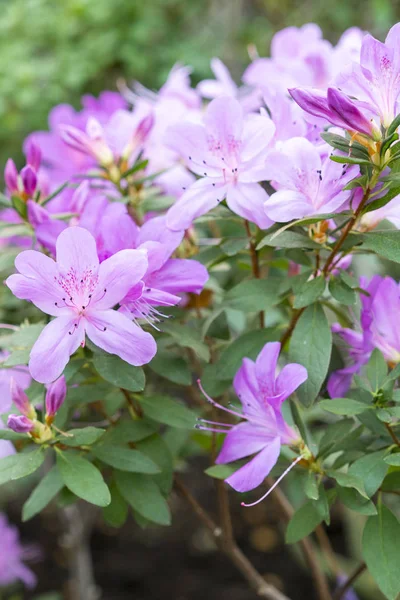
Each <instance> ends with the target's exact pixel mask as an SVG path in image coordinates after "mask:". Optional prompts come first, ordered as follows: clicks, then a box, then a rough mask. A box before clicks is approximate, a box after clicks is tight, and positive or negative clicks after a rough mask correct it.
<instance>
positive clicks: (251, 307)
mask: <svg viewBox="0 0 400 600" xmlns="http://www.w3.org/2000/svg"><path fill="white" fill-rule="evenodd" d="M279 284H280V280H279V279H277V278H275V279H274V278H271V277H268V278H267V279H249V280H246V281H242V282H241V283H239V284H238V285H236V286H235V287H234V288H232V289H231V290H229V292H227V293H226V294H225V298H224V300H223V304H224V307H225V308H234V309H236V310H242V311H244V312H257V311H260V310H265V309H267V308H269V307H270V306H273V305H274V304H276V303H277V302H278V301H279Z"/></svg>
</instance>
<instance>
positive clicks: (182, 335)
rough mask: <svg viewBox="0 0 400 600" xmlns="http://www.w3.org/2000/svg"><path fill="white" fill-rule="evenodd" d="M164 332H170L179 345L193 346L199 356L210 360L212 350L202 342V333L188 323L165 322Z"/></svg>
mask: <svg viewBox="0 0 400 600" xmlns="http://www.w3.org/2000/svg"><path fill="white" fill-rule="evenodd" d="M163 332H164V334H169V335H170V336H171V337H172V338H173V339H174V342H175V343H176V344H177V345H178V346H183V347H184V348H191V349H192V350H193V351H194V352H195V353H196V354H197V356H198V357H199V358H201V359H202V360H204V361H206V362H208V361H209V360H210V350H209V348H208V346H207V345H206V344H205V343H204V342H202V340H201V338H200V334H199V333H198V332H197V331H196V330H195V329H191V328H190V327H188V326H187V325H179V324H178V323H164V324H163Z"/></svg>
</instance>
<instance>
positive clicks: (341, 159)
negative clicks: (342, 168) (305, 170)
mask: <svg viewBox="0 0 400 600" xmlns="http://www.w3.org/2000/svg"><path fill="white" fill-rule="evenodd" d="M330 159H331V160H333V162H336V163H340V164H346V165H367V166H371V161H369V160H366V159H365V158H353V157H352V156H332V155H331V156H330Z"/></svg>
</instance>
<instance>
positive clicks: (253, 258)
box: [244, 220, 265, 329]
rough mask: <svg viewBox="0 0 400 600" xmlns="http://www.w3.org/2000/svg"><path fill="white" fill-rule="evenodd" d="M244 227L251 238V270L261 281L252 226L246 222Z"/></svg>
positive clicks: (262, 322)
mask: <svg viewBox="0 0 400 600" xmlns="http://www.w3.org/2000/svg"><path fill="white" fill-rule="evenodd" d="M244 227H245V229H246V233H247V237H248V238H249V247H250V256H251V269H252V271H253V277H254V278H255V279H260V277H261V273H260V263H259V261H258V253H257V250H256V245H255V243H254V242H253V236H252V235H251V230H250V225H249V222H248V221H246V220H245V221H244ZM260 327H261V329H264V327H265V319H264V311H263V310H262V311H260Z"/></svg>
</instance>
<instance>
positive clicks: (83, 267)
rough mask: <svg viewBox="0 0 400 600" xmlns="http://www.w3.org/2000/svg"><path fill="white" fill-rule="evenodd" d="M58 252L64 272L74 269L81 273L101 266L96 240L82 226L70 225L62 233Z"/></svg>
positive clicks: (58, 258) (58, 240)
mask: <svg viewBox="0 0 400 600" xmlns="http://www.w3.org/2000/svg"><path fill="white" fill-rule="evenodd" d="M56 254H57V264H58V266H59V268H60V271H63V272H64V273H67V272H68V271H69V270H70V269H73V270H74V271H75V273H77V274H78V275H81V274H82V273H84V272H85V271H87V270H89V269H91V270H93V271H97V268H98V266H99V259H98V256H97V249H96V241H95V239H94V237H93V236H92V234H91V233H89V231H87V230H86V229H83V228H82V227H68V229H65V230H64V231H63V232H61V233H60V235H59V236H58V238H57V244H56Z"/></svg>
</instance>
